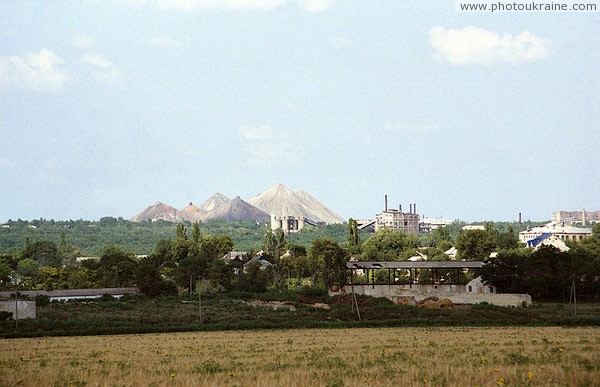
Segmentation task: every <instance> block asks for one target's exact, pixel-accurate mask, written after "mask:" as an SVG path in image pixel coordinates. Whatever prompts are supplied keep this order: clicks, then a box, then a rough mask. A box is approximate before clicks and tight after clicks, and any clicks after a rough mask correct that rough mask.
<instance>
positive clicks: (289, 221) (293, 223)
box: [271, 215, 311, 233]
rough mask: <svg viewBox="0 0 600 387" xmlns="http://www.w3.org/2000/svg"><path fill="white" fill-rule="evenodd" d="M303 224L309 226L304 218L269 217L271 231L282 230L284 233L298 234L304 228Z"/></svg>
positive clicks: (287, 216)
mask: <svg viewBox="0 0 600 387" xmlns="http://www.w3.org/2000/svg"><path fill="white" fill-rule="evenodd" d="M305 223H309V224H311V222H309V221H307V219H306V218H305V217H304V216H291V215H285V216H277V215H271V230H277V229H282V230H283V231H285V232H286V233H290V232H298V231H300V230H302V229H303V228H304V225H305Z"/></svg>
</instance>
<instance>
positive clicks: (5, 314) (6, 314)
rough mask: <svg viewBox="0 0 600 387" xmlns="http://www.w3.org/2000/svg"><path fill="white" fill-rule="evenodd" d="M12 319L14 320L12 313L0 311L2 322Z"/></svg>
mask: <svg viewBox="0 0 600 387" xmlns="http://www.w3.org/2000/svg"><path fill="white" fill-rule="evenodd" d="M12 318H13V313H12V312H6V311H3V310H1V311H0V321H7V320H12Z"/></svg>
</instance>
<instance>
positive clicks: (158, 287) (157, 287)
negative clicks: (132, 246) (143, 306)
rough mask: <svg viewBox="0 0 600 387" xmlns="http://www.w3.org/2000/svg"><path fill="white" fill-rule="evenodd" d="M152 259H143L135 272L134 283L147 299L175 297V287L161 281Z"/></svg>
mask: <svg viewBox="0 0 600 387" xmlns="http://www.w3.org/2000/svg"><path fill="white" fill-rule="evenodd" d="M154 263H155V262H153V260H152V258H143V259H142V260H141V261H140V264H139V266H138V268H137V270H136V273H135V277H136V283H137V286H138V288H139V289H140V291H141V292H142V294H144V295H147V296H149V297H157V296H161V295H176V294H177V286H176V285H175V284H174V283H173V282H171V281H167V280H165V279H163V278H162V277H161V275H160V272H159V269H158V267H157V266H156V265H155V264H154Z"/></svg>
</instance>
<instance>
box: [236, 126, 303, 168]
mask: <svg viewBox="0 0 600 387" xmlns="http://www.w3.org/2000/svg"><path fill="white" fill-rule="evenodd" d="M239 135H240V136H241V137H242V138H243V139H244V140H246V142H245V143H244V145H243V146H242V150H243V153H245V154H246V155H247V159H246V161H247V163H248V164H249V165H250V166H254V167H269V166H275V165H288V164H294V163H298V162H300V161H301V160H302V158H303V157H304V151H303V149H302V147H300V146H299V145H297V144H295V143H293V142H292V141H291V140H290V139H289V138H288V137H289V136H288V134H287V133H286V132H276V131H275V130H273V128H272V127H270V126H267V125H262V126H242V127H241V128H240V129H239Z"/></svg>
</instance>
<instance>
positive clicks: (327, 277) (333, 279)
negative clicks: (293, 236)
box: [309, 238, 348, 289]
mask: <svg viewBox="0 0 600 387" xmlns="http://www.w3.org/2000/svg"><path fill="white" fill-rule="evenodd" d="M309 255H310V256H311V258H310V260H311V261H314V262H319V266H320V268H321V270H322V275H321V276H320V277H321V278H322V281H323V285H324V286H325V289H329V288H330V287H331V285H333V284H336V285H339V286H340V287H342V286H344V285H346V262H347V261H348V253H347V252H346V251H345V250H344V249H343V248H342V247H341V246H340V245H339V244H337V242H335V241H334V240H333V239H331V238H322V239H317V240H316V241H314V242H313V245H312V247H311V248H310V250H309Z"/></svg>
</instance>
